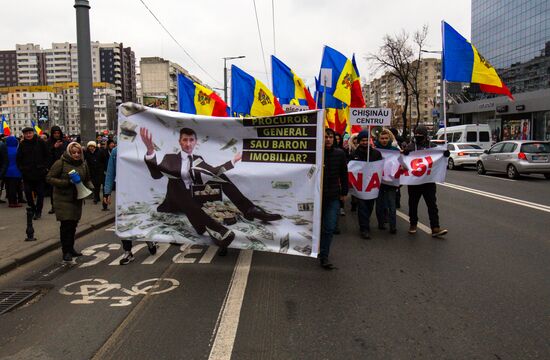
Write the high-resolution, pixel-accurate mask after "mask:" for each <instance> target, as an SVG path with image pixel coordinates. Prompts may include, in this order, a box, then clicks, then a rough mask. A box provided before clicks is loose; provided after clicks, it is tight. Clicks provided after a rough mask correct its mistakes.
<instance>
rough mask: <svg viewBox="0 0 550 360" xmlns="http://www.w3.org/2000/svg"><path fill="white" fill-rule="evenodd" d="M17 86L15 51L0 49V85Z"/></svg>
mask: <svg viewBox="0 0 550 360" xmlns="http://www.w3.org/2000/svg"><path fill="white" fill-rule="evenodd" d="M5 86H17V53H16V52H15V50H4V51H0V87H5Z"/></svg>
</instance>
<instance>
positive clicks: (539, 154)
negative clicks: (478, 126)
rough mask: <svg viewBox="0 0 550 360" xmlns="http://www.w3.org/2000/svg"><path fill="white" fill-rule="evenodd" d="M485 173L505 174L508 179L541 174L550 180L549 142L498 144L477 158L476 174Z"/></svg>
mask: <svg viewBox="0 0 550 360" xmlns="http://www.w3.org/2000/svg"><path fill="white" fill-rule="evenodd" d="M486 172H499V173H505V174H506V175H507V176H508V178H510V179H517V178H518V177H519V176H520V175H522V174H543V175H544V177H545V178H547V179H550V141H536V140H510V141H502V142H499V143H498V144H495V145H493V146H492V147H491V148H490V149H489V150H485V152H484V154H482V155H481V156H480V157H479V161H478V162H477V173H478V174H480V175H483V174H485V173H486Z"/></svg>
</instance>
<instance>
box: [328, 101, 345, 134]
mask: <svg viewBox="0 0 550 360" xmlns="http://www.w3.org/2000/svg"><path fill="white" fill-rule="evenodd" d="M348 119H349V108H348V107H344V108H343V109H335V108H326V109H325V127H328V128H331V129H332V130H334V131H336V132H337V133H338V134H343V133H344V132H347V133H348V134H349V122H348Z"/></svg>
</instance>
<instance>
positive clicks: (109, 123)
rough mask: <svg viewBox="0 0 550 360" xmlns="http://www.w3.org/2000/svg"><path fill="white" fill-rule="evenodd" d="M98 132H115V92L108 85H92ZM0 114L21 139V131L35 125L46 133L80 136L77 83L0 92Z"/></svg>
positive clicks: (112, 87)
mask: <svg viewBox="0 0 550 360" xmlns="http://www.w3.org/2000/svg"><path fill="white" fill-rule="evenodd" d="M93 87H94V93H93V94H94V110H95V129H96V131H97V132H101V131H103V130H115V129H116V128H117V124H116V120H117V118H116V117H117V114H116V91H115V87H114V85H112V84H109V83H93ZM0 113H1V114H2V115H4V116H5V118H6V120H7V121H8V124H9V125H10V129H11V130H12V132H13V133H14V134H17V135H19V134H20V133H21V130H22V129H23V128H24V127H26V126H30V125H31V121H34V122H36V123H37V124H38V125H39V126H40V127H41V128H42V130H44V131H48V130H49V129H50V128H51V127H52V126H54V125H58V126H60V127H61V128H62V129H63V131H64V132H67V133H69V134H78V133H80V109H79V96H78V83H74V82H69V83H56V84H54V85H36V86H14V87H4V88H0Z"/></svg>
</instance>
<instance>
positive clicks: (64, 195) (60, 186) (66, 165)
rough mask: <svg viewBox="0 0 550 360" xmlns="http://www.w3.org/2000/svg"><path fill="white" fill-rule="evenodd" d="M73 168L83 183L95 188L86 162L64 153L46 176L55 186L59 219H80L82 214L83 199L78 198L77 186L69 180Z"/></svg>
mask: <svg viewBox="0 0 550 360" xmlns="http://www.w3.org/2000/svg"><path fill="white" fill-rule="evenodd" d="M72 170H75V171H77V172H78V173H79V174H80V178H81V179H82V183H83V184H84V185H86V187H87V188H88V189H93V185H92V183H91V182H90V179H91V178H90V170H88V165H86V162H85V161H82V160H78V161H77V160H74V159H73V158H71V157H70V156H69V155H68V154H67V153H63V155H62V156H61V158H60V159H59V160H57V161H56V162H55V163H54V164H53V165H52V167H51V169H50V171H49V172H48V175H47V176H46V181H47V182H48V183H49V184H51V185H52V186H53V207H54V210H55V216H56V218H57V221H66V220H75V221H79V220H80V217H81V216H82V204H83V200H78V199H77V193H76V186H75V185H74V184H73V183H71V181H70V180H69V172H70V171H72Z"/></svg>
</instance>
